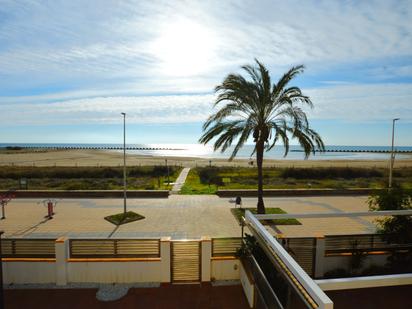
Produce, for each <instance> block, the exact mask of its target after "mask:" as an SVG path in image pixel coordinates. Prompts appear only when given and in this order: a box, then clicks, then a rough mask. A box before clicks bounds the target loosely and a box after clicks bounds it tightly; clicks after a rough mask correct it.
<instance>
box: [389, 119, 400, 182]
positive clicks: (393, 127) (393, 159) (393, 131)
mask: <svg viewBox="0 0 412 309" xmlns="http://www.w3.org/2000/svg"><path fill="white" fill-rule="evenodd" d="M397 120H399V118H394V119H392V148H391V161H390V163H389V186H388V187H389V188H392V170H393V163H394V162H395V154H394V153H393V145H394V140H395V121H397Z"/></svg>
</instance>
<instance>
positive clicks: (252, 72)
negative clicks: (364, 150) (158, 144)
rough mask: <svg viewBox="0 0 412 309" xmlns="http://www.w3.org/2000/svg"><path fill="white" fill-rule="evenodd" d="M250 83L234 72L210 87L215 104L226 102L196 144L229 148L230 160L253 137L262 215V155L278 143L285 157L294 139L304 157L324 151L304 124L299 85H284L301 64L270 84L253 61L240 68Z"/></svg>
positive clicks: (262, 68)
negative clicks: (283, 149) (302, 151)
mask: <svg viewBox="0 0 412 309" xmlns="http://www.w3.org/2000/svg"><path fill="white" fill-rule="evenodd" d="M242 68H243V69H244V70H245V71H246V73H247V74H248V77H249V80H248V79H246V78H245V77H243V76H241V75H238V74H229V75H228V76H227V77H226V78H225V80H224V81H223V83H222V84H221V85H218V86H217V87H216V88H215V91H216V93H217V98H216V102H215V106H217V105H219V104H220V103H222V102H224V103H226V104H225V105H224V106H223V107H221V108H220V110H218V111H217V112H216V113H215V114H214V115H211V116H210V117H209V118H208V119H207V121H206V122H205V123H204V125H203V130H204V133H203V135H202V136H201V137H200V139H199V141H200V142H201V143H203V144H207V143H208V142H210V141H211V140H212V139H214V138H217V139H216V141H215V142H214V149H215V150H217V149H220V150H221V151H222V152H224V151H225V150H226V149H227V148H228V147H230V146H231V145H232V142H233V141H234V140H237V144H236V146H235V147H234V149H233V151H232V154H231V156H230V160H232V159H233V158H234V157H235V156H236V154H237V153H238V151H239V149H240V148H241V147H242V146H243V145H244V143H245V142H246V141H247V140H248V139H249V137H250V136H253V141H254V143H255V148H254V151H253V154H254V153H256V163H257V164H256V165H257V171H258V203H257V209H258V213H265V205H264V202H263V170H262V167H263V155H264V151H265V150H266V151H269V150H270V149H272V148H273V147H274V146H275V144H276V143H277V142H278V141H279V140H281V141H282V142H283V144H284V146H285V156H286V155H287V154H288V152H289V138H290V137H292V138H296V139H297V140H298V143H299V144H300V145H301V146H302V147H303V150H304V153H305V155H306V157H308V156H309V155H310V153H314V152H315V149H316V148H317V149H320V150H324V144H323V141H322V139H321V137H320V136H319V134H318V133H317V132H316V131H315V130H313V129H312V128H311V127H310V126H309V122H308V119H307V117H306V114H305V112H304V111H303V110H302V109H301V107H300V105H307V106H309V107H313V104H312V101H311V100H310V98H309V97H308V96H305V95H303V94H302V91H301V90H300V89H299V88H298V87H289V86H288V84H289V82H290V81H291V80H292V79H293V78H294V77H296V76H297V75H299V74H300V73H302V72H303V70H304V66H303V65H300V66H296V67H293V68H291V69H290V70H289V71H288V72H286V73H285V74H284V75H283V76H282V77H281V78H280V79H279V81H278V82H277V83H274V84H272V82H271V78H270V74H269V71H268V70H267V69H266V67H265V66H264V65H263V64H262V63H260V62H259V61H258V60H256V66H255V67H254V66H250V65H247V66H243V67H242Z"/></svg>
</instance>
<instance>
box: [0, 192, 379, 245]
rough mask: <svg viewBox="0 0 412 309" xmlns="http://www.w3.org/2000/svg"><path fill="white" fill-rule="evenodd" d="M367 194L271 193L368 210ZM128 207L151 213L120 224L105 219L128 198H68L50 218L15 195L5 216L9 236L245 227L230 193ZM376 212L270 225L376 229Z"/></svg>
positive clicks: (293, 209) (270, 202)
mask: <svg viewBox="0 0 412 309" xmlns="http://www.w3.org/2000/svg"><path fill="white" fill-rule="evenodd" d="M366 199H367V198H366V197H348V196H345V197H283V198H266V199H265V204H266V206H267V207H280V208H282V209H283V210H285V211H286V212H288V213H310V212H348V211H366V210H367V209H368V208H367V204H366ZM127 204H128V209H129V210H133V211H135V212H138V213H140V214H142V215H144V216H145V217H146V219H144V220H141V221H136V222H132V223H128V224H125V225H122V226H120V227H116V226H114V225H112V224H111V223H109V222H107V221H106V220H104V217H105V216H107V215H112V214H115V213H119V212H121V211H122V210H123V208H122V207H123V200H122V199H62V200H60V201H59V203H58V204H57V208H56V211H55V212H56V215H55V216H54V218H53V219H52V220H46V219H45V218H44V216H45V215H46V208H45V207H44V206H43V204H42V200H41V199H15V200H12V201H11V202H10V203H9V204H8V205H7V206H6V219H5V220H1V221H0V230H4V231H5V237H58V236H63V235H66V236H70V237H103V238H105V237H109V236H111V237H161V236H171V237H172V238H175V239H181V238H195V239H196V238H200V237H201V236H210V237H230V236H240V227H239V225H238V223H237V221H236V220H235V219H234V217H233V216H232V214H231V212H230V208H231V207H233V206H234V205H233V204H231V203H229V199H227V198H219V197H217V196H212V195H172V196H170V197H169V198H167V199H155V198H146V199H143V198H142V199H128V201H127ZM242 204H243V207H255V206H256V198H244V199H242ZM373 219H374V218H372V217H363V218H326V219H299V220H300V222H301V223H302V225H298V226H297V225H294V226H276V227H268V228H269V230H271V232H272V233H277V232H281V233H283V234H285V236H295V237H302V236H317V235H319V234H347V233H353V234H355V233H360V234H362V233H373V232H374V231H375V225H374V224H373Z"/></svg>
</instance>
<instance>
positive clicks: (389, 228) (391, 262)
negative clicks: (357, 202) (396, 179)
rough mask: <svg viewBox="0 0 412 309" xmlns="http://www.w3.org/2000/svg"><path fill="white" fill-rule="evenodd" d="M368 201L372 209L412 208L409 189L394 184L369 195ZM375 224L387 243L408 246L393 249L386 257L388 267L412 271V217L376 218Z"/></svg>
mask: <svg viewBox="0 0 412 309" xmlns="http://www.w3.org/2000/svg"><path fill="white" fill-rule="evenodd" d="M368 203H369V209H370V210H372V211H376V210H407V209H412V194H411V191H410V190H407V189H403V188H402V187H398V186H395V187H393V188H390V189H388V190H381V191H379V192H378V193H377V194H374V195H372V196H370V197H369V199H368ZM377 224H378V232H379V233H381V234H382V237H383V239H385V240H386V241H387V242H388V243H392V244H397V245H400V246H407V247H409V248H408V249H406V250H394V251H393V252H392V254H391V255H390V256H389V258H388V267H390V268H391V269H393V270H394V271H396V272H404V271H412V248H411V244H412V217H411V216H392V217H388V218H384V219H378V220H377Z"/></svg>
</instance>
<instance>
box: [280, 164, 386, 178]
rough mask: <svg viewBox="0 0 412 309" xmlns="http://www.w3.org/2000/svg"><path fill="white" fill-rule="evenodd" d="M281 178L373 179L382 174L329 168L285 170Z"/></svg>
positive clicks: (374, 170)
mask: <svg viewBox="0 0 412 309" xmlns="http://www.w3.org/2000/svg"><path fill="white" fill-rule="evenodd" d="M280 175H281V177H283V178H296V179H325V178H335V179H336V178H344V179H353V178H373V177H382V176H383V173H382V172H381V171H379V170H377V169H366V168H353V167H329V168H285V169H284V170H282V171H281V174H280Z"/></svg>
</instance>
